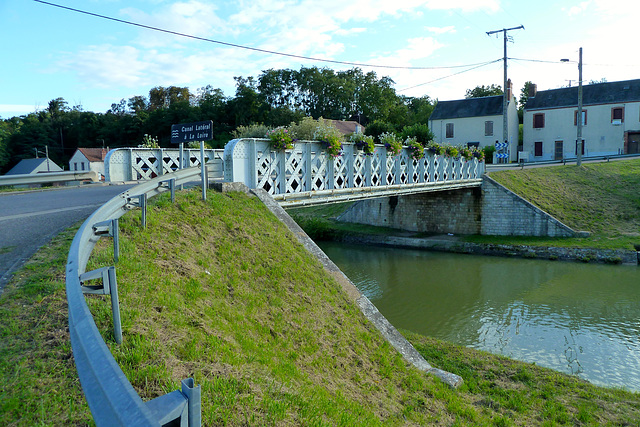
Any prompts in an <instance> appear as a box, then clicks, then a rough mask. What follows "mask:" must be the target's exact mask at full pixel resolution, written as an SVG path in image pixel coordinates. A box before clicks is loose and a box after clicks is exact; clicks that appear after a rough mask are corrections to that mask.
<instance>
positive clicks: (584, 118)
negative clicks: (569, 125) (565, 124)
mask: <svg viewBox="0 0 640 427" xmlns="http://www.w3.org/2000/svg"><path fill="white" fill-rule="evenodd" d="M573 125H574V126H578V110H576V111H574V112H573ZM586 125H587V110H582V126H586Z"/></svg>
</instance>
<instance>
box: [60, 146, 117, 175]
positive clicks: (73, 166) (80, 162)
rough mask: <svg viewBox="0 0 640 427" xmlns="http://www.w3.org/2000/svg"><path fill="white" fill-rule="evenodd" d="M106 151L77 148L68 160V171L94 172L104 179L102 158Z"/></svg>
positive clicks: (103, 149) (102, 149)
mask: <svg viewBox="0 0 640 427" xmlns="http://www.w3.org/2000/svg"><path fill="white" fill-rule="evenodd" d="M108 151H109V150H108V149H105V148H78V149H77V150H76V152H75V153H73V156H71V159H69V170H71V171H96V172H98V173H100V176H101V177H102V178H104V158H105V156H106V155H107V152H108Z"/></svg>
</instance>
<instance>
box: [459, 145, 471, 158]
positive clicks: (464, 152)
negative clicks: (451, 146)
mask: <svg viewBox="0 0 640 427" xmlns="http://www.w3.org/2000/svg"><path fill="white" fill-rule="evenodd" d="M458 151H459V153H460V155H461V156H462V158H463V159H465V160H473V151H471V149H470V148H469V147H460V148H458Z"/></svg>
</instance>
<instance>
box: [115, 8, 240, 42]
mask: <svg viewBox="0 0 640 427" xmlns="http://www.w3.org/2000/svg"><path fill="white" fill-rule="evenodd" d="M216 10H217V8H216V6H215V5H213V4H211V3H203V2H200V1H197V0H190V1H185V2H174V3H171V4H168V5H165V6H164V7H161V8H160V9H158V10H155V11H154V12H152V13H150V14H149V13H146V12H144V11H141V10H139V9H135V8H131V7H129V8H125V9H122V10H121V11H120V13H121V14H122V15H124V16H126V17H127V19H130V20H132V21H133V22H136V23H139V24H142V25H148V26H150V27H155V28H161V29H163V30H168V31H174V32H177V33H183V34H188V35H191V36H195V37H202V38H207V37H211V36H212V35H215V34H220V33H225V32H226V31H227V30H228V28H227V27H228V25H227V23H226V22H225V21H224V20H223V19H221V18H220V17H219V16H218V15H217V14H216ZM187 40H188V39H186V38H184V37H180V36H173V35H170V34H166V33H160V32H153V31H149V30H144V31H143V32H141V37H140V39H139V43H140V44H141V45H144V46H146V47H154V46H166V45H167V43H168V42H173V43H184V42H186V41H187Z"/></svg>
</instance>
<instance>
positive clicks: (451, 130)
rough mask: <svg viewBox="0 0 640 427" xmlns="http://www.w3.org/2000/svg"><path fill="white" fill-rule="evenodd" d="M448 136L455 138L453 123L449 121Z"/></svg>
mask: <svg viewBox="0 0 640 427" xmlns="http://www.w3.org/2000/svg"><path fill="white" fill-rule="evenodd" d="M446 137H447V138H453V123H447V134H446Z"/></svg>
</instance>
